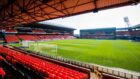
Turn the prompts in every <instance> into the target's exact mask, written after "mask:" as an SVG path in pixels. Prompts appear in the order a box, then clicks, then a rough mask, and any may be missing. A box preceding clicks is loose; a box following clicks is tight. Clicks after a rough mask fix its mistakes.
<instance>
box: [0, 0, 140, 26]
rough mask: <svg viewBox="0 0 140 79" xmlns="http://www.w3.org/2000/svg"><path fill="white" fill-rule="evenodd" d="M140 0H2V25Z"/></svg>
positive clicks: (107, 7) (0, 10)
mask: <svg viewBox="0 0 140 79" xmlns="http://www.w3.org/2000/svg"><path fill="white" fill-rule="evenodd" d="M139 1H140V0H0V26H1V27H12V26H16V25H21V24H28V23H34V22H39V21H43V20H50V19H54V18H60V17H67V16H71V15H76V14H80V13H85V12H90V11H93V12H98V11H99V10H104V9H109V8H114V7H120V6H125V5H130V4H137V3H138V2H139Z"/></svg>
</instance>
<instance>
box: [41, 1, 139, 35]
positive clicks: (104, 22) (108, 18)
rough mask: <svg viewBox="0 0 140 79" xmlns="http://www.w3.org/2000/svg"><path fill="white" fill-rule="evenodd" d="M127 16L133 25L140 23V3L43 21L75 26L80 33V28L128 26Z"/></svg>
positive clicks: (76, 31)
mask: <svg viewBox="0 0 140 79" xmlns="http://www.w3.org/2000/svg"><path fill="white" fill-rule="evenodd" d="M126 16H127V17H128V18H129V22H130V25H131V26H133V25H137V24H140V4H139V5H130V6H125V7H120V8H114V9H107V10H102V11H99V12H97V13H93V12H89V13H85V14H80V15H75V16H71V17H65V18H58V19H53V20H47V21H43V22H41V23H44V24H45V23H48V24H54V25H59V26H64V27H71V28H75V29H77V30H75V31H74V33H75V34H79V30H80V29H94V28H107V27H116V28H121V27H122V28H123V27H127V25H126V23H125V22H124V19H123V18H124V17H126Z"/></svg>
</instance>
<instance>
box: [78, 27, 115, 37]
mask: <svg viewBox="0 0 140 79" xmlns="http://www.w3.org/2000/svg"><path fill="white" fill-rule="evenodd" d="M115 32H116V28H100V29H83V30H80V37H81V38H88V39H115Z"/></svg>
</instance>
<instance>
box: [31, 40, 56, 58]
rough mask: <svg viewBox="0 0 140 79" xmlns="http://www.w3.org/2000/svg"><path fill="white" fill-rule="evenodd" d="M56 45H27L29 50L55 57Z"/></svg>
mask: <svg viewBox="0 0 140 79" xmlns="http://www.w3.org/2000/svg"><path fill="white" fill-rule="evenodd" d="M57 48H58V47H57V45H55V44H46V43H38V42H32V43H29V49H31V50H33V51H36V52H40V53H41V54H49V55H57Z"/></svg>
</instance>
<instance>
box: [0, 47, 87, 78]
mask: <svg viewBox="0 0 140 79" xmlns="http://www.w3.org/2000/svg"><path fill="white" fill-rule="evenodd" d="M0 53H2V54H5V55H6V59H7V60H8V61H12V62H14V63H15V62H16V63H19V62H20V63H22V64H23V65H25V66H28V67H29V68H31V69H33V70H36V71H37V72H40V73H43V74H44V75H46V76H48V77H49V78H51V79H88V78H89V76H88V74H86V73H83V72H79V71H76V70H73V69H70V68H67V67H64V66H61V65H58V64H55V63H52V62H50V61H45V60H43V59H40V58H37V57H33V56H31V55H28V54H24V53H21V52H18V51H15V50H13V49H10V48H8V47H3V46H0Z"/></svg>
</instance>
